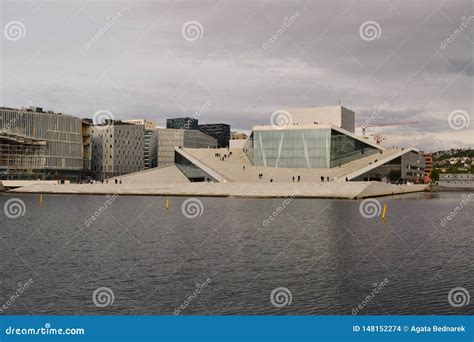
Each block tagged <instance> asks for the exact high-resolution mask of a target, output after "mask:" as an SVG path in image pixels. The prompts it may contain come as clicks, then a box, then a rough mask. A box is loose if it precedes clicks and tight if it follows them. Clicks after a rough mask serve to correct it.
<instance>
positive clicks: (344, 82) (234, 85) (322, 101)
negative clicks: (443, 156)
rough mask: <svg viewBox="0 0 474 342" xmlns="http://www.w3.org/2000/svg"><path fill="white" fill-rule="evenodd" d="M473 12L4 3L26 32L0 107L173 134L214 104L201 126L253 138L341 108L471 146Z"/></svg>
mask: <svg viewBox="0 0 474 342" xmlns="http://www.w3.org/2000/svg"><path fill="white" fill-rule="evenodd" d="M473 15H474V11H473V8H472V3H471V2H470V1H469V0H466V1H464V0H463V1H460V0H453V1H449V2H448V1H433V0H425V1H416V2H413V1H403V2H397V1H390V0H386V1H379V2H374V1H343V0H336V1H317V2H316V1H292V2H263V1H262V2H257V1H216V0H209V1H184V2H171V1H170V2H166V1H163V2H155V1H128V2H109V1H103V2H86V1H69V2H39V1H38V2H36V1H30V2H17V1H3V2H2V28H5V26H6V25H7V24H8V23H10V22H12V21H19V22H21V23H22V24H23V25H24V30H25V32H24V33H25V34H24V37H22V38H21V39H18V40H11V39H7V38H8V36H7V34H6V32H4V36H3V37H2V51H1V56H2V59H1V60H2V62H1V65H2V78H1V80H2V81H1V87H2V88H1V103H0V104H1V105H4V106H15V107H16V106H23V105H28V104H33V105H38V106H40V107H41V106H42V107H44V108H45V109H52V110H54V111H58V112H64V113H70V114H74V115H78V116H81V117H92V115H93V114H94V113H95V112H96V111H98V110H102V109H106V110H109V111H111V112H112V113H114V115H115V117H116V118H119V119H129V118H142V117H145V118H151V119H154V120H155V121H156V122H157V123H158V124H161V125H163V124H164V122H165V119H166V118H167V117H172V116H180V115H193V113H194V112H195V111H199V108H200V107H201V106H202V105H204V104H206V103H207V102H208V101H209V102H210V105H209V106H208V108H206V110H205V111H204V112H201V111H200V112H199V119H200V121H201V122H202V123H207V122H216V121H218V122H226V123H230V124H231V125H232V127H233V128H234V129H241V130H248V129H250V128H251V127H252V125H254V124H261V123H268V121H269V118H270V114H271V113H272V112H273V111H274V110H276V109H280V108H287V107H296V106H303V107H305V106H326V105H337V104H338V103H339V101H340V102H341V104H343V105H345V106H347V107H352V108H353V110H354V111H355V112H356V118H357V123H358V124H363V123H364V122H365V120H366V119H367V118H368V117H373V120H372V121H371V122H372V123H373V124H374V125H375V124H376V125H382V124H384V123H385V124H386V123H400V125H398V126H386V127H385V126H382V127H380V126H377V127H371V128H369V129H368V132H369V133H382V134H383V135H385V136H386V141H385V144H386V145H387V146H392V145H395V146H408V145H414V146H415V147H418V148H420V149H424V150H436V149H442V148H454V147H463V146H464V147H472V145H473V136H474V134H473V133H474V131H473V125H474V124H473V122H472V121H473V118H472V116H473V112H474V111H473V107H474V105H473V95H474V94H473V87H474V80H473V77H474V66H473V41H474V39H473V36H474V34H473V33H474V17H472V16H473ZM471 19H472V20H471ZM188 22H192V23H194V25H190V26H189V27H188V30H187V31H186V30H185V28H183V25H185V23H188ZM196 23H197V24H196ZM364 23H365V24H364ZM366 26H368V27H366ZM364 27H365V28H366V30H364ZM193 34H195V35H193ZM384 103H385V104H386V105H385V106H383V108H382V109H381V110H377V108H380V106H381V105H382V104H384ZM456 110H462V111H464V112H466V113H467V119H468V120H469V121H470V122H469V125H467V124H466V126H465V127H464V128H463V129H453V128H452V127H451V126H452V125H451V126H450V122H449V121H448V116H449V114H450V113H451V112H453V111H456ZM374 113H376V115H374ZM405 123H406V124H405Z"/></svg>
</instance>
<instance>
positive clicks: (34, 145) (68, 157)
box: [0, 107, 90, 181]
mask: <svg viewBox="0 0 474 342" xmlns="http://www.w3.org/2000/svg"><path fill="white" fill-rule="evenodd" d="M88 132H89V129H88V125H87V123H85V122H83V121H82V120H81V119H80V118H77V117H74V116H71V115H66V114H62V113H54V112H52V111H48V112H44V111H43V109H42V108H39V107H32V108H28V109H14V108H7V107H2V108H0V179H34V180H36V179H44V180H53V179H69V180H73V181H74V180H77V179H79V178H80V177H81V173H82V172H83V171H86V172H87V171H88V167H89V161H90V145H88V142H89V140H88V136H89V133H88Z"/></svg>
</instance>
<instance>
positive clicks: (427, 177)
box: [420, 152, 433, 183]
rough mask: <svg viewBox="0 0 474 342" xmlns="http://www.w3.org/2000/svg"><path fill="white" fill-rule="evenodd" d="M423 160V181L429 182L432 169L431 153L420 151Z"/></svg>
mask: <svg viewBox="0 0 474 342" xmlns="http://www.w3.org/2000/svg"><path fill="white" fill-rule="evenodd" d="M420 154H421V156H422V157H423V158H424V160H425V170H424V172H423V182H424V183H429V182H431V172H432V171H433V153H428V152H420Z"/></svg>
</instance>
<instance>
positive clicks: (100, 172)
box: [92, 121, 145, 179]
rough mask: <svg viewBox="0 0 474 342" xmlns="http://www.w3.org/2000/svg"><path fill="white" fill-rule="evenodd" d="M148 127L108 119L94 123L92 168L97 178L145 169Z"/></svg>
mask: <svg viewBox="0 0 474 342" xmlns="http://www.w3.org/2000/svg"><path fill="white" fill-rule="evenodd" d="M144 137H145V127H144V126H142V125H133V124H128V123H125V122H121V121H108V122H107V123H106V124H105V125H96V126H93V127H92V146H93V148H92V172H93V174H94V177H95V178H97V179H104V178H110V177H115V176H120V175H124V174H127V173H131V172H137V171H141V170H143V169H144V153H143V151H144V144H145V143H144Z"/></svg>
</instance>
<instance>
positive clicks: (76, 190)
mask: <svg viewBox="0 0 474 342" xmlns="http://www.w3.org/2000/svg"><path fill="white" fill-rule="evenodd" d="M424 188H425V186H424V185H393V184H385V183H380V182H344V183H339V182H324V183H302V182H301V183H293V182H291V183H283V182H280V183H268V182H266V183H257V184H256V183H235V182H230V183H169V184H166V183H153V184H146V183H141V184H139V183H128V184H127V182H124V183H123V184H115V183H109V184H67V185H31V186H26V187H23V188H18V189H15V190H12V191H11V192H13V193H45V194H46V193H51V194H112V193H117V194H120V195H155V196H159V195H161V196H168V195H169V196H172V195H175V196H223V197H228V196H236V197H248V198H265V197H289V196H292V197H297V198H298V197H303V198H311V197H312V198H348V199H352V198H364V197H372V196H383V195H391V194H402V193H410V192H417V191H423V190H424Z"/></svg>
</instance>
